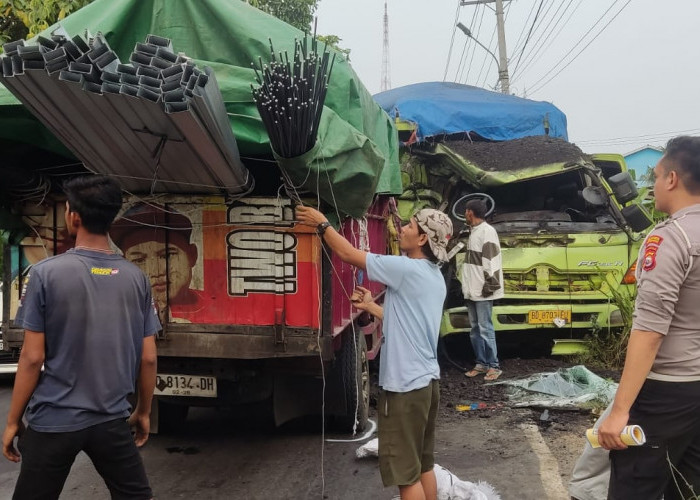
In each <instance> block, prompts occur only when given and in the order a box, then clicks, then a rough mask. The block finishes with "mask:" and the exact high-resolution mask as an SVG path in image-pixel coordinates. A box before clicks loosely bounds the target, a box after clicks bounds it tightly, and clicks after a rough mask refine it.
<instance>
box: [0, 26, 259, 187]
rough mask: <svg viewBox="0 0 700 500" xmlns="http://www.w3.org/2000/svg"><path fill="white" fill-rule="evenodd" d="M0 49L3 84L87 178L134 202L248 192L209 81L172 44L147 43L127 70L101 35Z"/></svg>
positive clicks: (62, 35) (59, 33) (210, 76)
mask: <svg viewBox="0 0 700 500" xmlns="http://www.w3.org/2000/svg"><path fill="white" fill-rule="evenodd" d="M3 49H4V52H5V53H4V55H2V56H0V83H2V84H4V85H5V86H6V87H7V88H8V89H9V90H10V92H11V93H12V94H13V95H14V96H15V97H16V98H17V99H19V100H20V101H21V102H22V103H23V104H24V105H26V106H27V108H28V109H29V110H30V111H31V112H32V114H34V115H35V116H36V117H37V118H38V119H39V120H40V121H41V122H42V123H44V124H45V125H46V126H47V127H48V128H49V129H50V130H51V131H52V132H53V133H54V134H55V135H56V137H57V138H58V139H60V140H61V141H62V142H63V143H64V144H65V145H66V146H67V147H68V148H69V149H70V150H71V151H72V152H73V153H74V154H75V155H76V157H77V158H79V159H80V160H81V161H82V162H83V163H84V164H85V165H86V166H87V167H88V168H89V169H91V170H93V171H95V172H98V173H102V174H107V175H112V176H115V177H117V178H118V180H119V181H120V183H121V184H122V186H123V187H124V188H125V189H127V190H129V191H132V192H151V193H153V192H178V193H203V194H210V193H211V194H231V195H238V194H241V193H246V192H248V191H249V190H250V189H251V187H252V185H253V180H252V178H251V177H250V175H249V173H248V171H247V169H246V168H245V167H244V166H243V164H242V162H241V160H240V156H239V152H238V147H237V145H236V139H235V137H234V135H233V132H232V129H231V124H230V122H229V119H228V115H227V113H226V107H225V104H224V101H223V98H222V96H221V91H220V89H219V87H218V84H217V83H216V78H215V76H214V73H213V71H212V70H211V68H205V69H204V70H200V69H199V68H197V67H196V66H195V65H194V63H193V62H192V61H190V60H188V59H187V57H186V56H185V55H184V54H182V53H176V52H175V51H174V50H173V46H172V41H171V40H169V39H167V38H164V37H160V36H157V35H148V36H147V37H146V40H145V42H143V43H137V44H136V45H135V47H134V51H133V53H132V54H131V55H130V57H129V63H123V62H122V61H120V60H119V57H118V56H117V54H116V53H115V52H114V51H113V50H112V49H111V47H110V46H109V44H108V43H107V40H106V39H105V38H104V37H103V36H102V35H101V34H99V33H98V34H96V35H95V36H92V35H90V34H87V33H86V36H85V38H83V37H82V36H80V35H76V36H74V37H72V38H71V37H70V35H69V34H68V33H67V32H66V31H65V30H64V29H63V28H61V27H59V28H58V29H57V30H55V31H54V32H53V33H52V36H51V37H50V38H46V37H38V38H37V42H36V43H35V44H28V43H26V42H25V41H24V40H17V41H15V42H10V43H7V44H5V45H4V46H3Z"/></svg>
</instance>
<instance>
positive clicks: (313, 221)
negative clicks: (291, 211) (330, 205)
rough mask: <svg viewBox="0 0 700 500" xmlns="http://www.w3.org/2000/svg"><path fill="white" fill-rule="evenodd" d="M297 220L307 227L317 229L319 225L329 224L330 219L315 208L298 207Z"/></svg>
mask: <svg viewBox="0 0 700 500" xmlns="http://www.w3.org/2000/svg"><path fill="white" fill-rule="evenodd" d="M296 214H297V219H298V220H299V222H300V223H302V224H304V225H305V226H311V227H317V226H318V225H319V224H322V223H324V222H328V219H327V218H326V216H325V215H323V214H322V213H321V212H319V211H318V210H316V209H315V208H311V207H305V206H303V205H298V206H297V207H296Z"/></svg>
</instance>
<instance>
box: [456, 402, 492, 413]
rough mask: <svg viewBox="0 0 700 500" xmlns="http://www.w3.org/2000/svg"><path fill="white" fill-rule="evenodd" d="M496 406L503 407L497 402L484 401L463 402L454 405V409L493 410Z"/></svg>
mask: <svg viewBox="0 0 700 500" xmlns="http://www.w3.org/2000/svg"><path fill="white" fill-rule="evenodd" d="M498 408H503V405H502V404H500V403H498V404H488V403H484V402H478V403H465V404H458V405H455V410H457V411H474V410H495V409H498Z"/></svg>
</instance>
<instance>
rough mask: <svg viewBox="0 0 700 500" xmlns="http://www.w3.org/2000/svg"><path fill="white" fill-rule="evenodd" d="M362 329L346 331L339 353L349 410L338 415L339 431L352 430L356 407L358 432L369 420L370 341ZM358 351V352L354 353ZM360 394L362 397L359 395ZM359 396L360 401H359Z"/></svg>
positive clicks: (347, 408) (343, 387)
mask: <svg viewBox="0 0 700 500" xmlns="http://www.w3.org/2000/svg"><path fill="white" fill-rule="evenodd" d="M359 330H360V329H359V328H356V329H355V333H354V335H353V330H352V329H349V330H346V331H345V332H344V334H343V337H342V347H341V349H340V353H339V359H338V362H339V368H340V375H341V379H342V389H343V393H344V395H345V406H346V412H345V414H344V415H340V416H338V417H337V419H336V422H337V424H338V427H339V430H342V431H346V432H352V430H353V426H354V424H355V410H357V427H356V428H355V430H356V431H362V430H364V429H365V427H366V426H367V421H368V420H369V361H368V359H367V342H366V341H365V336H364V335H363V334H362V333H361V332H360V331H359ZM355 353H357V355H356V354H355ZM358 396H359V398H358ZM358 399H359V401H358Z"/></svg>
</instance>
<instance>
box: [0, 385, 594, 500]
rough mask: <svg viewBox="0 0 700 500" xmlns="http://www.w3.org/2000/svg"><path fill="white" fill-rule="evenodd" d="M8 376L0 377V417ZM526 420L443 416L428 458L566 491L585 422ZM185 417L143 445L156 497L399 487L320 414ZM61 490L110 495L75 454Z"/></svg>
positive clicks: (320, 494) (362, 492)
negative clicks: (282, 418)
mask: <svg viewBox="0 0 700 500" xmlns="http://www.w3.org/2000/svg"><path fill="white" fill-rule="evenodd" d="M11 384H12V381H11V379H10V380H1V381H0V415H2V416H4V415H6V414H7V409H8V407H9V402H10V395H11ZM533 421H535V418H534V415H533V413H532V412H531V411H529V410H507V411H500V412H497V413H493V414H489V413H482V414H480V415H479V416H476V415H473V416H471V417H470V418H463V417H462V416H460V415H457V414H454V415H453V416H449V415H448V416H447V417H444V416H443V418H441V419H440V420H439V424H438V435H437V444H436V461H437V463H439V464H440V465H442V466H444V467H446V468H447V469H449V470H451V471H452V472H453V473H454V474H456V475H457V476H458V477H459V478H461V479H463V480H468V481H473V482H476V481H478V480H485V481H488V482H490V483H491V484H492V485H494V486H495V487H496V489H497V490H498V491H499V492H500V494H501V495H502V498H503V499H510V498H517V499H533V500H541V499H561V498H566V495H565V490H564V486H563V485H564V484H565V483H566V481H567V479H568V474H569V472H570V470H568V469H569V468H570V465H571V464H572V463H573V462H571V460H572V459H573V458H575V454H576V451H575V450H572V448H576V447H577V446H578V443H579V441H578V438H579V437H580V435H581V434H580V433H581V432H582V428H583V427H584V426H585V423H581V424H580V425H579V424H576V425H574V426H573V427H571V425H569V426H568V427H566V428H564V427H562V428H561V429H559V432H553V433H551V434H549V433H548V432H543V433H540V431H539V430H538V428H537V426H536V425H532V424H531V423H528V422H533ZM187 422H188V423H187V427H186V430H185V431H183V432H182V433H180V434H178V435H169V436H165V435H155V436H152V437H151V439H150V440H149V442H148V443H147V445H146V446H145V447H144V448H143V451H142V453H143V457H144V461H145V464H146V469H147V472H148V475H149V478H150V480H151V485H152V487H153V490H154V493H155V495H156V498H161V499H170V498H188V499H200V498H201V499H232V498H240V499H265V500H270V499H305V498H328V499H359V498H362V499H375V498H376V499H387V500H388V499H391V498H392V497H393V496H394V495H395V494H396V492H397V491H396V490H394V489H393V488H388V489H385V488H383V486H382V483H381V479H380V476H379V470H378V467H377V461H376V459H374V458H365V459H357V458H355V450H356V449H357V447H358V446H359V444H361V443H328V442H324V441H322V437H321V422H320V419H309V420H306V421H301V422H295V423H293V424H292V425H289V426H285V427H282V428H280V429H274V428H271V427H270V426H269V425H268V424H265V423H261V422H264V419H262V420H261V419H260V418H259V417H256V416H251V417H250V418H245V415H233V414H231V413H222V412H217V411H215V410H213V409H197V410H196V411H194V412H192V413H191V415H190V417H189V418H188V420H187ZM543 435H544V437H543ZM328 437H335V438H348V437H349V436H338V435H332V434H327V435H326V438H328ZM567 440H568V441H567ZM562 443H564V444H562ZM566 443H569V444H568V447H569V449H568V450H567V444H566ZM570 443H573V444H570ZM565 469H567V470H565ZM18 472H19V465H17V464H13V463H11V462H9V461H6V460H4V459H2V458H0V498H11V495H12V491H13V488H14V483H15V480H16V478H17V474H18ZM61 498H62V499H87V498H90V499H96V500H101V499H108V498H109V495H108V493H107V490H106V488H105V486H104V484H103V482H102V480H101V478H100V477H99V476H98V475H97V473H96V472H95V471H94V469H93V467H92V464H91V463H90V461H89V459H88V458H87V457H86V456H85V455H82V454H81V455H79V456H78V458H77V460H76V462H75V464H74V466H73V469H72V471H71V474H70V476H69V478H68V481H67V483H66V486H65V488H64V492H63V494H62V496H61Z"/></svg>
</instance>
